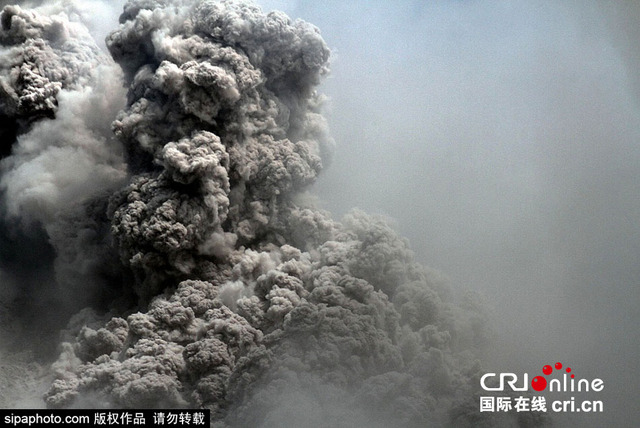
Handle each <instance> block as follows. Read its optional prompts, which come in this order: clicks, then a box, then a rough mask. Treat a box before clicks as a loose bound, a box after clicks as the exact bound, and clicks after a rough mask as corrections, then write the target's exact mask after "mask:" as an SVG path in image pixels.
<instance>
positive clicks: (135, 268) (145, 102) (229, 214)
mask: <svg viewBox="0 0 640 428" xmlns="http://www.w3.org/2000/svg"><path fill="white" fill-rule="evenodd" d="M67 12H68V11H67ZM64 16H66V15H58V17H57V18H55V17H54V18H47V17H45V16H41V15H39V14H37V13H34V12H30V11H25V10H22V9H20V8H19V7H17V6H8V7H6V8H5V9H4V11H3V12H2V15H1V16H0V21H1V22H2V34H0V42H2V45H3V46H5V47H6V48H5V51H3V55H5V56H6V57H7V58H10V59H11V62H3V64H4V63H6V64H8V65H7V66H5V67H4V68H3V69H2V80H1V83H2V93H1V94H0V95H1V97H0V101H1V103H0V108H1V109H2V117H3V120H4V121H5V122H7V123H10V124H12V126H13V128H11V129H12V130H13V131H12V132H13V134H12V135H3V144H4V145H5V146H6V144H12V148H11V151H10V156H8V157H6V158H5V159H4V160H3V163H2V167H3V168H2V178H1V181H0V183H1V184H2V190H3V194H2V196H3V204H4V206H5V208H6V216H7V221H13V220H12V219H14V218H19V219H21V220H24V219H26V220H27V221H29V222H35V223H37V224H40V225H41V226H42V227H43V230H44V232H45V233H46V236H47V237H48V239H49V242H50V244H51V245H52V247H53V250H55V254H56V262H55V267H56V272H57V273H58V277H57V283H58V285H59V286H65V287H67V288H65V290H76V289H77V287H78V282H82V281H85V282H91V283H93V284H98V288H99V290H101V291H102V294H100V297H101V299H99V300H98V301H97V302H96V301H94V302H91V303H92V304H93V306H94V310H90V309H86V310H83V311H81V312H80V313H79V314H77V315H76V316H74V317H73V319H72V320H71V321H70V323H69V326H68V329H67V333H66V334H67V338H68V341H66V342H65V343H63V344H62V353H61V356H60V358H59V359H58V360H57V361H56V362H55V363H54V364H53V371H54V373H55V380H54V381H53V384H52V386H51V388H50V390H49V391H48V393H47V394H46V397H45V400H46V404H47V405H48V406H50V407H73V406H105V407H182V406H206V407H209V408H211V409H212V414H213V415H214V419H215V423H216V424H217V425H220V426H282V425H283V424H288V425H292V426H293V425H295V426H327V425H331V426H376V425H379V426H425V425H426V424H429V423H431V424H435V425H446V424H449V423H451V424H454V425H456V426H466V425H469V426H471V425H473V426H479V425H481V424H483V423H484V424H487V426H493V425H495V424H496V423H499V422H500V421H498V420H491V419H490V418H493V417H496V416H486V417H485V416H484V415H483V416H482V418H483V419H482V420H481V418H480V417H479V416H478V413H477V397H476V393H477V388H478V376H479V373H480V367H479V364H478V363H477V361H476V359H475V358H474V356H473V351H474V350H475V349H476V348H477V347H478V346H479V345H481V344H482V342H483V341H484V340H485V332H484V329H485V315H484V314H483V312H482V309H481V307H480V306H479V305H478V304H477V303H475V300H474V298H473V297H469V298H468V299H467V300H465V301H464V302H462V303H456V302H455V301H454V299H453V297H452V294H451V291H450V290H449V289H448V287H447V285H446V281H445V280H443V279H441V277H440V276H439V275H438V274H437V273H434V272H431V271H428V270H427V269H425V268H424V267H422V266H420V265H419V264H417V263H415V262H414V260H413V255H412V253H411V251H410V250H409V249H408V244H407V242H406V241H405V240H404V239H402V238H400V237H398V236H397V235H396V234H395V232H394V231H393V230H392V229H391V228H390V227H389V226H388V225H386V224H385V223H384V222H383V221H382V220H380V219H377V218H374V217H370V216H367V215H366V214H364V213H362V212H359V211H355V212H353V213H351V214H349V215H348V216H346V217H345V219H344V220H343V221H342V222H341V223H338V222H335V221H333V220H332V219H331V218H330V217H329V215H328V214H327V213H325V212H322V211H319V210H317V209H315V208H314V207H313V206H312V205H311V204H310V203H308V202H306V200H307V199H308V198H307V197H305V194H304V191H305V189H306V188H307V187H308V186H309V185H310V184H312V183H313V182H314V180H315V178H316V177H317V175H318V174H319V173H320V171H321V169H322V162H323V160H324V159H326V158H327V154H328V153H329V152H330V149H331V146H332V141H331V139H330V137H329V134H328V131H327V127H326V123H325V120H324V119H323V117H322V116H321V114H320V110H321V107H322V101H323V100H322V97H321V96H320V95H318V94H317V93H316V91H315V88H316V86H317V85H318V84H319V83H320V80H321V78H322V76H323V75H325V74H326V73H327V72H328V60H329V49H328V48H327V46H326V44H325V43H324V41H323V40H322V38H321V37H320V35H319V31H318V30H317V29H316V28H315V27H313V26H311V25H309V24H307V23H305V22H302V21H295V22H292V21H291V20H290V19H289V18H288V17H287V16H285V15H284V14H282V13H279V12H272V13H269V14H264V13H263V12H262V11H261V10H260V9H259V8H257V7H256V6H253V5H251V4H247V3H244V2H238V1H202V2H194V1H172V2H169V1H150V0H144V1H130V2H129V3H127V5H126V6H125V8H124V12H123V14H122V15H121V17H120V26H119V28H118V29H117V30H116V31H114V32H113V33H111V34H110V35H109V36H108V37H107V46H108V49H109V51H110V52H111V55H112V57H113V59H114V60H115V61H116V62H117V63H118V64H119V65H120V67H121V68H122V71H123V74H120V73H119V72H115V71H114V70H113V68H112V64H111V62H110V60H108V59H106V58H104V57H103V56H102V54H101V53H100V52H99V50H98V49H97V48H96V47H95V44H93V43H91V42H89V41H86V42H85V39H86V37H85V33H82V31H81V30H75V28H76V27H77V26H78V25H79V24H77V23H71V22H69V21H67V20H65V18H64ZM72 31H78V32H77V33H74V32H72ZM30 52H33V54H29V53H30ZM29 55H31V56H29ZM18 70H20V71H19V72H18ZM22 70H25V71H24V72H23V71H22ZM19 73H22V74H19ZM120 77H122V79H123V81H124V82H125V85H126V86H127V90H128V93H127V102H126V106H125V107H124V108H123V109H122V110H121V111H120V112H119V113H117V114H115V109H114V106H115V105H116V103H115V102H114V103H106V104H102V105H101V104H100V103H96V100H99V99H100V98H99V97H98V98H96V97H97V96H98V95H97V94H99V95H100V96H104V94H107V93H112V92H110V91H109V90H108V89H106V87H105V82H108V84H109V85H110V84H111V83H110V82H113V81H114V80H115V79H118V78H120ZM27 83H28V84H27ZM115 93H116V94H118V93H119V92H118V91H115ZM108 113H111V115H108ZM105 117H109V118H114V117H115V120H114V121H113V123H112V129H113V131H114V133H115V136H116V137H117V141H115V140H113V138H112V137H111V136H110V135H109V133H108V132H107V131H106V130H105V127H104V123H103V122H102V121H100V120H98V119H99V118H102V119H104V118H105ZM9 141H10V143H6V142H9ZM120 144H121V145H120ZM120 147H122V148H123V151H122V152H121V151H119V150H118V149H119V148H120ZM5 154H9V151H8V150H7V149H5ZM56 155H58V156H60V159H61V160H68V161H69V162H73V167H71V165H69V164H65V163H61V162H55V159H58V158H56ZM69 156H71V157H69ZM125 162H126V164H127V167H126V173H125V167H124V163H125ZM47 166H50V169H47V168H46V167H47ZM83 166H86V168H84V167H83ZM41 171H44V172H42V175H39V173H40V172H41ZM45 172H46V174H45ZM125 175H126V176H127V177H126V178H125ZM45 177H46V178H47V179H50V180H49V181H48V180H47V179H45ZM125 180H126V183H125V182H124V181H125ZM43 184H47V185H48V186H49V187H47V189H46V190H40V188H39V186H41V185H43ZM116 189H118V190H116ZM70 204H71V205H72V207H71V208H69V205H70ZM63 244H64V245H63ZM114 257H115V258H114ZM105 266H106V267H105ZM73 273H77V274H76V275H75V277H74V278H75V281H71V280H69V278H71V277H73ZM87 286H88V285H87ZM127 288H128V289H129V293H126V292H125V293H124V294H120V295H119V297H118V298H116V297H115V295H116V293H115V291H119V290H122V289H127ZM105 290H106V291H105ZM96 311H97V312H100V313H104V315H100V316H98V315H96ZM503 417H505V418H506V417H508V416H503ZM518 417H520V419H521V420H519V421H518V422H519V423H520V424H521V425H523V426H531V425H534V424H536V423H537V422H538V421H536V420H534V419H526V420H525V418H533V416H531V415H530V414H528V415H526V416H524V415H518ZM484 418H486V420H484Z"/></svg>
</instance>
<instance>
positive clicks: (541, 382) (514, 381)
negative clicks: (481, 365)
mask: <svg viewBox="0 0 640 428" xmlns="http://www.w3.org/2000/svg"><path fill="white" fill-rule="evenodd" d="M554 367H555V369H556V370H558V371H562V367H563V366H562V363H560V362H558V363H555V365H554ZM564 372H565V373H563V376H562V381H561V380H560V379H552V380H551V381H549V382H547V379H546V378H545V377H544V376H536V377H534V378H533V379H532V380H531V388H533V389H534V390H535V391H538V392H541V391H544V390H545V389H546V388H547V386H548V387H549V391H550V392H557V391H560V392H576V391H577V392H589V391H595V392H600V391H602V390H603V389H604V381H603V380H602V379H593V380H592V381H591V382H589V381H588V380H587V379H580V380H578V381H577V382H576V381H575V374H573V373H571V367H567V368H565V369H564ZM542 373H543V374H544V375H546V376H549V375H551V374H552V373H553V367H551V366H550V365H549V364H547V365H545V366H544V367H542ZM570 373H571V375H570V376H571V377H570V378H569V374H570ZM497 376H499V379H500V383H499V386H496V387H491V386H487V384H486V381H487V379H489V378H494V377H497ZM505 383H506V384H507V385H509V386H510V387H511V390H512V391H527V390H528V389H529V385H528V383H529V376H528V375H527V373H524V374H523V376H522V386H518V375H516V374H515V373H500V374H499V375H498V374H496V373H487V374H485V375H484V376H482V378H480V385H481V386H482V389H484V390H485V391H504V389H505Z"/></svg>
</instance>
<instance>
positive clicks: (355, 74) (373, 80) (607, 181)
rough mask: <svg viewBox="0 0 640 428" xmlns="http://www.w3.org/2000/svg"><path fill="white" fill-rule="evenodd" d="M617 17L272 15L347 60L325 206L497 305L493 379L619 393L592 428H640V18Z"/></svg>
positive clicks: (318, 6) (485, 9)
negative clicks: (524, 375)
mask: <svg viewBox="0 0 640 428" xmlns="http://www.w3.org/2000/svg"><path fill="white" fill-rule="evenodd" d="M617 3H619V4H617V5H614V4H612V2H608V3H607V4H606V6H605V5H604V2H603V3H599V2H594V1H575V2H559V1H558V2H531V1H501V2H495V1H429V2H423V1H400V2H382V1H366V2H365V1H355V2H341V1H325V2H313V1H298V2H296V1H261V2H260V4H262V5H263V7H264V8H265V9H270V8H278V9H283V10H285V11H286V12H287V13H288V14H289V15H290V16H292V17H301V18H303V19H305V20H308V21H310V22H312V23H314V24H315V25H317V26H318V27H319V28H320V29H321V31H322V34H323V36H324V38H325V40H326V41H327V42H328V44H329V46H330V47H331V48H332V49H333V51H334V59H333V65H332V70H333V71H332V74H331V76H330V78H329V79H328V80H327V82H326V84H325V85H324V90H325V92H326V93H327V94H328V95H329V97H330V99H331V102H330V123H331V126H332V130H333V135H334V137H335V139H336V142H337V149H336V155H335V158H334V161H333V164H332V165H331V166H330V168H329V169H328V170H327V172H326V174H325V175H324V176H323V177H322V178H321V180H320V182H319V183H318V186H317V188H316V193H317V194H318V195H319V196H320V198H321V200H322V201H323V205H324V206H325V207H326V208H327V209H330V210H331V211H333V212H334V213H336V214H342V213H344V212H346V211H348V210H349V209H350V208H352V207H356V206H357V207H360V208H362V209H364V210H365V211H368V212H375V213H380V214H384V215H386V216H389V217H391V218H392V219H394V220H395V221H396V226H397V228H398V230H399V231H401V233H402V234H403V235H405V236H407V237H409V238H410V240H411V243H412V247H413V248H414V250H415V252H416V254H417V257H418V259H419V260H421V261H423V262H424V263H426V264H427V265H429V266H432V267H434V268H437V269H440V270H442V271H443V272H444V273H446V274H447V275H448V276H449V277H450V278H451V280H452V283H453V284H454V285H455V286H456V287H457V288H469V289H472V290H476V291H478V292H480V293H482V294H483V295H484V297H485V299H486V300H487V304H488V305H489V307H490V308H492V313H493V314H494V315H495V330H496V338H495V344H494V345H493V346H492V348H493V349H494V350H495V354H496V355H490V356H488V357H487V358H486V361H485V362H484V364H485V365H486V366H487V368H488V369H489V368H491V369H495V370H496V371H511V370H514V371H520V372H523V371H524V372H528V373H533V375H536V374H540V371H541V368H542V365H544V364H549V363H554V362H556V361H561V362H563V363H565V364H569V365H571V366H572V367H573V368H574V372H575V373H576V374H578V373H579V374H578V376H579V377H586V378H594V377H599V378H602V379H604V381H605V392H603V393H602V394H601V395H600V397H598V398H599V399H602V400H603V401H604V405H605V414H604V415H599V416H597V417H593V416H591V417H588V418H586V419H585V421H583V422H586V423H588V424H589V425H591V426H598V425H599V424H601V423H604V422H602V421H607V422H608V424H611V421H612V420H613V421H615V422H616V424H615V425H617V426H632V425H634V424H635V423H637V421H638V420H640V412H639V411H638V409H637V397H636V394H637V392H638V385H639V382H638V376H640V370H639V364H638V355H639V354H640V352H639V351H640V345H639V343H640V334H639V332H638V329H637V327H636V325H637V322H638V320H639V319H640V313H639V310H638V304H639V303H640V291H639V290H640V289H639V284H638V279H639V278H640V275H639V274H640V263H639V261H640V260H639V259H640V227H638V224H637V223H638V219H639V218H640V216H639V214H640V146H639V143H640V79H639V75H638V71H637V70H638V66H639V65H640V59H639V58H640V30H638V28H637V22H638V18H640V6H637V5H636V4H635V3H634V2H617ZM623 3H626V4H623ZM589 398H590V399H597V398H595V397H589ZM578 416H582V415H575V414H574V415H570V416H567V417H566V418H565V419H560V422H559V423H560V424H561V425H563V424H567V425H574V424H575V423H577V422H578V421H579V420H580V419H579V418H578Z"/></svg>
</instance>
